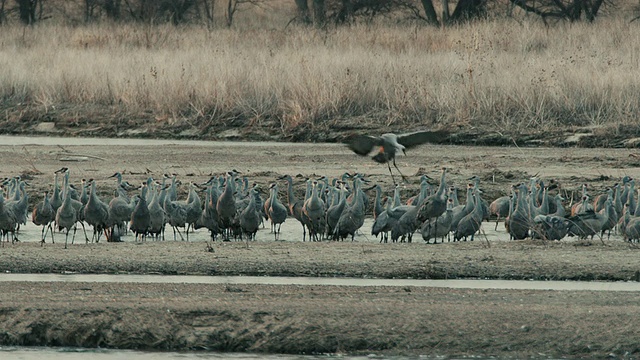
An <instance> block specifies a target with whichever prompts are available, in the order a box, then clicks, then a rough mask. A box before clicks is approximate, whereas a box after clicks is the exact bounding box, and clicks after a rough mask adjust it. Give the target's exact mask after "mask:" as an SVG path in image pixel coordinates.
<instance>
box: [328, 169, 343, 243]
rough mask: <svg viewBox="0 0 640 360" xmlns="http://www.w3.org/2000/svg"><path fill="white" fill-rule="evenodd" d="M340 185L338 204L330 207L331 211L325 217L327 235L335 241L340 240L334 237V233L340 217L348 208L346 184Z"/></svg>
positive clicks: (341, 183)
mask: <svg viewBox="0 0 640 360" xmlns="http://www.w3.org/2000/svg"><path fill="white" fill-rule="evenodd" d="M338 185H339V188H338V191H339V196H338V203H337V204H335V205H332V206H329V209H327V213H326V215H325V217H326V219H327V235H328V236H329V237H331V238H332V239H333V240H338V238H337V237H336V236H334V234H333V231H334V230H335V228H336V225H338V221H339V220H340V217H341V216H342V213H343V211H344V209H345V207H346V206H347V193H348V192H349V190H348V188H347V184H346V183H343V182H342V181H340V183H339V184H338Z"/></svg>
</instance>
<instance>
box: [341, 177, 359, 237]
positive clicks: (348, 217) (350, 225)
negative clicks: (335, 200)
mask: <svg viewBox="0 0 640 360" xmlns="http://www.w3.org/2000/svg"><path fill="white" fill-rule="evenodd" d="M353 185H354V187H355V189H354V190H353V192H354V193H356V194H357V193H358V192H359V191H360V187H361V186H362V179H360V178H356V179H355V180H354V182H353ZM365 210H366V208H365V204H364V201H363V197H362V196H356V198H355V200H354V201H353V203H351V204H350V205H347V206H345V208H344V210H343V211H342V214H341V215H340V218H339V219H338V223H337V224H336V226H335V229H334V230H333V235H334V238H340V239H341V240H344V239H345V238H346V237H347V236H349V235H351V241H353V240H354V237H355V235H356V231H358V229H360V228H361V227H362V225H363V224H364V218H365Z"/></svg>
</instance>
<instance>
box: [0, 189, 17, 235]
mask: <svg viewBox="0 0 640 360" xmlns="http://www.w3.org/2000/svg"><path fill="white" fill-rule="evenodd" d="M4 190H5V189H4V187H3V188H2V193H0V233H1V234H2V235H3V236H4V235H6V236H7V242H8V241H9V234H11V242H12V243H13V242H15V241H17V240H18V238H17V237H16V226H17V220H16V215H15V213H14V212H13V209H11V208H10V207H8V206H7V205H6V202H5V199H4ZM0 243H2V237H0ZM3 244H4V243H3Z"/></svg>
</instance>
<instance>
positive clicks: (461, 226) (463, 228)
mask: <svg viewBox="0 0 640 360" xmlns="http://www.w3.org/2000/svg"><path fill="white" fill-rule="evenodd" d="M473 191H474V198H473V200H474V204H475V206H474V208H473V211H471V213H470V214H468V215H467V216H465V217H463V218H462V220H460V222H459V223H458V226H457V227H456V229H455V233H454V236H453V239H454V240H455V241H458V240H460V239H462V238H464V240H465V241H467V237H468V236H471V241H473V237H474V236H475V233H476V232H478V230H480V226H482V218H483V216H484V212H483V210H482V199H481V198H480V193H481V191H480V189H474V190H473Z"/></svg>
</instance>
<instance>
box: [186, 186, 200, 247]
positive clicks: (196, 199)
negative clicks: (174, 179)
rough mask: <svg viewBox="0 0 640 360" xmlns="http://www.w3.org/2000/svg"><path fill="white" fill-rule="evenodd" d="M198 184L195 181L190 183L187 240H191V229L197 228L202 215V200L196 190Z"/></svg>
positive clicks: (187, 204) (187, 207)
mask: <svg viewBox="0 0 640 360" xmlns="http://www.w3.org/2000/svg"><path fill="white" fill-rule="evenodd" d="M195 188H196V185H195V184H194V183H190V184H189V195H188V196H187V200H186V203H185V207H186V209H187V219H186V220H187V231H186V232H187V241H189V229H191V230H192V232H193V229H194V228H195V225H196V223H197V222H198V220H200V217H201V216H202V200H200V196H198V193H197V192H196V190H195Z"/></svg>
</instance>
